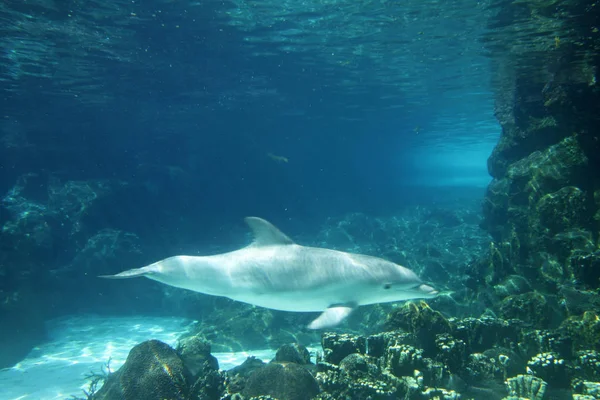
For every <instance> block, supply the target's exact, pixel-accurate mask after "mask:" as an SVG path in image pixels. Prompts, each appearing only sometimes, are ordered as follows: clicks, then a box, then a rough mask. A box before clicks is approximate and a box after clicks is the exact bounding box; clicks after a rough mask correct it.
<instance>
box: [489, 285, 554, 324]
mask: <svg viewBox="0 0 600 400" xmlns="http://www.w3.org/2000/svg"><path fill="white" fill-rule="evenodd" d="M498 311H499V316H500V317H502V318H504V319H518V320H521V321H524V322H527V323H530V324H532V325H533V326H539V327H547V326H548V324H549V323H550V321H552V320H553V318H552V314H553V310H552V307H550V305H549V304H548V301H547V299H546V297H545V296H543V295H542V294H540V293H538V292H529V293H523V294H517V295H512V296H508V297H505V298H504V299H503V300H502V301H501V302H500V305H499V310H498Z"/></svg>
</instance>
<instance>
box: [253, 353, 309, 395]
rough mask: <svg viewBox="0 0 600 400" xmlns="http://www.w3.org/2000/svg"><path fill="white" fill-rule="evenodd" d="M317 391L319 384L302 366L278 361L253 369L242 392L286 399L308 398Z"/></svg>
mask: <svg viewBox="0 0 600 400" xmlns="http://www.w3.org/2000/svg"><path fill="white" fill-rule="evenodd" d="M318 393H319V384H318V383H317V381H316V380H315V378H314V377H313V376H312V375H311V373H310V372H308V371H307V370H306V369H305V368H304V367H302V366H300V365H298V364H295V363H278V362H272V363H269V364H268V365H266V366H265V367H264V368H260V369H258V370H256V371H254V372H253V373H252V374H251V375H250V376H249V377H248V382H247V383H246V387H245V388H244V390H243V392H242V394H243V395H244V396H247V397H254V396H261V395H268V396H272V397H274V398H276V399H286V400H309V399H312V398H313V397H314V396H316V395H317V394H318Z"/></svg>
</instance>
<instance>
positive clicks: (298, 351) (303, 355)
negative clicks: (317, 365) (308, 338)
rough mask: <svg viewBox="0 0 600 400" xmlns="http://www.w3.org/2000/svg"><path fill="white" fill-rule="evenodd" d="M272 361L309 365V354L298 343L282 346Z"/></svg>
mask: <svg viewBox="0 0 600 400" xmlns="http://www.w3.org/2000/svg"><path fill="white" fill-rule="evenodd" d="M273 361H277V362H292V363H296V364H300V365H305V364H310V363H311V362H310V352H309V351H308V349H307V348H306V347H305V346H303V345H301V344H299V343H293V344H284V345H283V346H281V347H280V348H279V349H277V353H275V359H274V360H273Z"/></svg>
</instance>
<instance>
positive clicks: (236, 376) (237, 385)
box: [226, 356, 267, 393]
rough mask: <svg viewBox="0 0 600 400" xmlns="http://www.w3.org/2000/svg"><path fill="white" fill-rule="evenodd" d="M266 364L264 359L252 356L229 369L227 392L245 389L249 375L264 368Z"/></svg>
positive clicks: (237, 391) (238, 391)
mask: <svg viewBox="0 0 600 400" xmlns="http://www.w3.org/2000/svg"><path fill="white" fill-rule="evenodd" d="M266 365H267V364H266V363H265V362H263V361H262V360H260V359H258V358H256V357H254V356H250V357H248V358H246V360H245V361H244V362H243V363H242V364H240V365H238V366H237V367H234V368H232V369H230V370H228V371H227V374H226V375H227V379H226V386H227V392H228V393H240V392H241V391H242V390H244V387H245V386H246V382H247V380H248V377H249V376H250V375H252V373H253V372H254V371H256V370H257V369H260V368H264V367H265V366H266Z"/></svg>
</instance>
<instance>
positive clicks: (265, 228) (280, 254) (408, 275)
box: [102, 217, 438, 329]
mask: <svg viewBox="0 0 600 400" xmlns="http://www.w3.org/2000/svg"><path fill="white" fill-rule="evenodd" d="M245 221H246V223H247V224H248V226H249V227H250V229H252V231H253V233H254V242H253V243H252V244H251V245H249V246H247V247H244V248H242V249H239V250H236V251H232V252H229V253H223V254H217V255H213V256H205V257H194V256H174V257H169V258H166V259H164V260H161V261H158V262H155V263H154V264H151V265H148V266H147V267H143V268H137V269H130V270H127V271H124V272H121V273H119V274H117V275H105V276H102V277H103V278H111V279H125V278H135V277H139V276H145V277H147V278H150V279H153V280H155V281H159V282H162V283H165V284H167V285H171V286H175V287H179V288H183V289H189V290H193V291H195V292H200V293H205V294H209V295H214V296H224V297H228V298H230V299H233V300H237V301H243V302H245V303H250V304H254V305H257V306H261V307H266V308H271V309H275V310H284V311H300V312H302V311H304V312H307V311H323V313H322V314H321V315H320V316H319V317H318V318H317V319H315V320H314V321H312V322H311V323H310V324H309V326H308V327H309V328H311V329H322V328H327V327H332V326H335V325H337V324H339V323H340V322H341V321H342V320H344V318H346V317H347V316H348V315H349V314H350V313H351V312H352V310H354V308H356V307H358V306H361V305H365V304H375V303H385V302H391V301H399V300H407V299H414V298H430V297H434V296H435V295H436V294H437V293H438V292H437V291H436V290H435V289H433V288H432V287H431V286H428V285H426V284H424V283H423V282H422V281H421V280H420V279H419V277H418V276H417V275H416V274H415V273H414V272H413V271H411V270H409V269H408V268H405V267H402V266H400V265H398V264H394V263H392V262H390V261H386V260H383V259H381V258H377V257H371V256H366V255H362V254H352V253H345V252H342V251H336V250H330V249H323V248H317V247H305V246H300V245H298V244H296V243H294V242H293V241H292V240H291V239H290V238H289V237H287V236H286V235H285V234H283V233H282V232H281V231H279V229H277V228H276V227H275V226H273V225H272V224H271V223H269V222H267V221H265V220H264V219H261V218H257V217H248V218H246V219H245Z"/></svg>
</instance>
